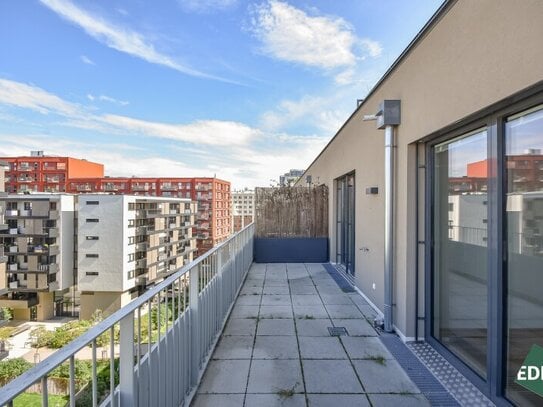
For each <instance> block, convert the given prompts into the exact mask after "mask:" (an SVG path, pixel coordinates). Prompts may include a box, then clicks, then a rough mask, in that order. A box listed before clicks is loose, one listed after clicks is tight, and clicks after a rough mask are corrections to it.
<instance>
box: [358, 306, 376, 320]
mask: <svg viewBox="0 0 543 407" xmlns="http://www.w3.org/2000/svg"><path fill="white" fill-rule="evenodd" d="M355 305H356V307H357V308H358V309H359V310H360V312H361V313H362V314H363V315H364V316H365V317H366V318H368V319H370V320H373V319H375V317H376V316H377V312H375V310H374V309H373V308H372V307H371V306H370V305H358V304H355Z"/></svg>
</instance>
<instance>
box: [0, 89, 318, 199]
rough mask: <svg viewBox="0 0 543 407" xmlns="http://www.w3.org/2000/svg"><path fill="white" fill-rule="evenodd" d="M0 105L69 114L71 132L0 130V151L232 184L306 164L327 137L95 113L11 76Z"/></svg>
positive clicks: (262, 182)
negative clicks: (88, 131) (86, 132)
mask: <svg viewBox="0 0 543 407" xmlns="http://www.w3.org/2000/svg"><path fill="white" fill-rule="evenodd" d="M88 96H91V97H93V98H95V100H96V98H97V97H96V96H93V95H90V94H89V95H87V97H88ZM0 105H6V106H17V107H21V108H26V109H30V110H34V111H36V112H39V113H40V114H54V115H58V116H61V117H63V118H64V119H66V120H65V122H64V123H62V124H64V125H65V126H69V127H70V133H72V134H74V135H73V137H71V138H67V137H59V136H58V135H55V134H53V135H52V134H38V135H36V134H34V135H24V134H22V135H21V134H18V135H13V134H0V155H2V153H3V154H8V153H9V154H11V155H17V154H28V151H29V150H45V151H46V152H47V154H56V155H68V156H73V157H83V158H86V159H89V160H91V161H98V162H101V163H103V164H105V166H106V173H107V174H108V175H112V176H113V175H117V176H131V175H136V176H179V177H181V176H213V175H214V174H215V173H216V174H217V176H219V177H221V178H223V179H226V180H229V181H231V182H232V183H233V185H234V187H236V188H240V187H245V186H247V187H254V186H267V185H269V180H270V179H277V177H278V176H279V175H280V174H282V173H284V172H286V171H288V170H289V169H290V168H298V167H300V168H304V167H305V166H307V165H308V164H309V163H310V162H311V160H313V159H314V158H315V156H316V154H317V153H318V152H319V151H320V150H321V149H322V148H323V146H324V145H325V143H326V142H327V141H328V140H329V137H328V136H327V137H320V136H301V135H299V136H295V135H289V134H286V133H279V134H278V133H275V132H267V131H264V130H260V129H258V128H254V127H251V126H248V125H246V124H244V123H239V122H233V121H220V120H200V121H196V122H193V123H185V124H172V123H163V122H153V121H146V120H140V119H136V118H131V117H126V116H120V115H112V114H96V111H95V110H91V109H89V108H85V107H84V106H79V105H75V104H72V103H69V102H66V101H64V100H62V99H60V98H59V97H57V96H55V95H53V94H50V93H48V92H46V91H45V90H43V89H40V88H37V87H35V86H31V85H26V84H21V83H18V82H11V81H8V80H0ZM284 105H285V106H286V108H290V109H291V111H292V112H293V113H292V114H295V111H296V109H297V108H298V109H301V107H300V106H297V105H296V103H295V102H290V103H289V102H285V104H284ZM302 110H303V109H302ZM296 114H300V113H296ZM315 120H318V117H317V116H315ZM78 128H79V129H91V130H93V131H94V134H96V135H98V134H100V135H107V136H108V137H106V138H104V137H103V136H100V140H102V141H101V142H100V143H97V142H96V141H90V139H89V141H88V142H87V141H85V140H87V138H86V137H82V136H79V135H78V134H77V132H76V131H74V130H75V129H78ZM54 130H55V129H54V128H48V131H51V132H54ZM111 136H116V137H111ZM153 139H156V142H152V143H151V144H152V145H153V146H152V147H150V148H147V147H145V148H143V147H141V146H142V145H141V144H140V143H139V141H140V140H141V141H142V142H143V141H145V140H147V141H149V140H153ZM136 140H138V141H136Z"/></svg>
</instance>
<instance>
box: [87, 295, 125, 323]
mask: <svg viewBox="0 0 543 407" xmlns="http://www.w3.org/2000/svg"><path fill="white" fill-rule="evenodd" d="M130 301H131V297H130V294H129V293H128V292H125V293H116V292H98V291H96V292H82V293H81V308H80V311H79V318H80V319H89V318H90V317H91V316H92V314H93V313H94V311H96V310H101V311H102V312H103V314H104V316H107V315H111V314H113V313H114V312H115V311H117V310H119V309H121V307H123V306H125V305H126V304H128V303H129V302H130Z"/></svg>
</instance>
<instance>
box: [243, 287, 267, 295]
mask: <svg viewBox="0 0 543 407" xmlns="http://www.w3.org/2000/svg"><path fill="white" fill-rule="evenodd" d="M262 288H263V287H246V286H243V288H242V289H241V290H240V292H239V294H240V295H260V294H262Z"/></svg>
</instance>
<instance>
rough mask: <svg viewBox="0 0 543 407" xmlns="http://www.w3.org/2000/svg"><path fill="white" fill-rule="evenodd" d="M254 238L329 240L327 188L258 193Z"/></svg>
mask: <svg viewBox="0 0 543 407" xmlns="http://www.w3.org/2000/svg"><path fill="white" fill-rule="evenodd" d="M255 211H256V219H255V226H256V230H255V237H257V238H292V237H307V238H314V237H328V187H327V186H326V185H319V186H315V187H280V188H256V190H255Z"/></svg>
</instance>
